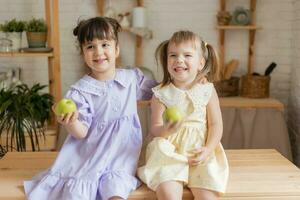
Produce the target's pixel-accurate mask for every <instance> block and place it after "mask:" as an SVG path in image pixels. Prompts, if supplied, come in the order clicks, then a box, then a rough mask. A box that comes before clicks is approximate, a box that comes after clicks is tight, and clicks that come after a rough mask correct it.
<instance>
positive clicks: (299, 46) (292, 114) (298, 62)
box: [288, 0, 300, 167]
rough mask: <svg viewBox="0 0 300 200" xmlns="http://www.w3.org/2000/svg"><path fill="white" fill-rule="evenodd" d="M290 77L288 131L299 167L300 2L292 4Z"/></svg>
mask: <svg viewBox="0 0 300 200" xmlns="http://www.w3.org/2000/svg"><path fill="white" fill-rule="evenodd" d="M293 8H294V20H293V42H292V61H293V62H292V70H291V71H292V75H291V90H290V98H289V112H288V113H289V114H288V116H289V118H288V119H289V121H288V122H289V131H290V134H291V139H292V143H293V144H294V145H293V147H294V148H293V149H292V150H293V153H294V158H295V162H296V164H297V165H298V166H299V167H300V1H299V0H295V1H294V3H293Z"/></svg>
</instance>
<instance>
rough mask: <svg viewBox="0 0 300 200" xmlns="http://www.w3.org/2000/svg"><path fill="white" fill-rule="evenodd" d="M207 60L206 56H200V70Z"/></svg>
mask: <svg viewBox="0 0 300 200" xmlns="http://www.w3.org/2000/svg"><path fill="white" fill-rule="evenodd" d="M205 62H206V61H205V59H204V57H203V56H202V58H200V63H199V68H198V71H199V72H200V71H201V70H202V69H203V67H204V65H205Z"/></svg>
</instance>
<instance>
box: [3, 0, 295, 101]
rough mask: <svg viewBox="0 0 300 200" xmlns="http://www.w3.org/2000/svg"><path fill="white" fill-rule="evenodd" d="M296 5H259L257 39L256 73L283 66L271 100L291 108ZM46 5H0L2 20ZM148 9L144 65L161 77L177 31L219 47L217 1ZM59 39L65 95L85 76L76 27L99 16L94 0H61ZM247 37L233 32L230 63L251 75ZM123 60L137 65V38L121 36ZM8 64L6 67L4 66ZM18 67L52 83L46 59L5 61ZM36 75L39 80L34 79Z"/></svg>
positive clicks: (36, 12) (39, 1)
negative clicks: (163, 57) (160, 64)
mask: <svg viewBox="0 0 300 200" xmlns="http://www.w3.org/2000/svg"><path fill="white" fill-rule="evenodd" d="M293 1H294V0H284V1H282V0H258V1H257V24H258V25H260V26H262V29H261V30H258V31H257V35H256V50H255V60H254V66H255V71H257V72H260V73H262V72H263V71H264V70H265V68H266V67H267V66H268V64H270V63H271V62H272V61H274V62H276V63H277V64H278V67H277V68H276V69H275V71H274V72H273V74H272V81H271V96H272V97H275V98H278V99H280V100H281V101H282V102H284V103H285V104H287V100H288V94H289V88H290V74H291V66H292V59H291V58H292V57H291V54H292V49H291V45H292V21H293V19H292V18H293V15H292V11H293V3H292V2H293ZM43 2H44V1H43V0H26V1H23V0H0V5H1V7H0V21H4V20H7V19H10V18H12V17H14V16H17V18H18V19H29V18H30V17H31V16H38V17H40V16H43V9H44V4H43ZM134 2H135V1H134V0H122V1H120V0H111V3H112V6H114V7H115V9H116V10H117V12H125V11H129V10H130V9H131V7H132V6H133V5H135V4H134ZM228 2H229V3H228V4H229V5H230V6H228V9H229V10H232V9H233V8H234V7H235V6H238V5H244V6H247V5H248V1H230V0H229V1H228ZM145 5H146V7H147V9H148V24H149V28H150V29H152V30H153V34H154V37H153V39H152V40H148V41H145V42H144V44H143V47H144V66H146V67H148V68H150V69H152V70H153V72H154V73H155V75H156V77H157V78H158V79H160V78H161V77H160V76H159V74H161V73H159V72H160V69H157V67H156V65H155V61H154V50H155V48H156V46H157V45H158V44H159V43H160V42H161V41H162V40H164V39H167V38H168V37H170V35H171V34H172V32H174V31H177V30H179V29H190V30H192V31H195V32H197V33H199V34H200V35H201V36H202V37H203V38H204V39H205V40H206V41H207V42H209V43H211V44H213V45H214V46H216V47H217V45H218V33H217V30H216V29H215V26H216V17H215V15H216V13H217V11H218V10H219V1H218V0H145ZM59 13H60V16H59V17H60V36H61V67H62V83H63V93H65V92H66V90H67V89H68V87H69V85H70V84H71V83H73V82H74V81H75V80H76V79H78V78H79V77H80V76H81V75H82V74H83V72H84V67H83V66H82V61H81V58H80V55H79V51H78V50H77V49H76V47H75V40H74V37H73V36H72V28H73V27H74V26H75V25H76V23H77V20H78V18H79V17H89V16H93V15H94V14H96V3H95V0H62V1H59ZM247 36H248V33H247V32H246V31H229V32H228V33H227V34H226V50H227V51H226V52H227V55H226V60H227V61H228V60H230V59H232V58H237V59H239V60H240V63H241V65H240V68H239V69H238V72H237V74H238V75H240V74H244V73H245V72H246V63H247V48H248V38H247ZM120 38H121V41H122V42H121V55H122V60H123V63H124V65H132V64H133V63H134V57H133V55H134V46H133V41H134V37H133V36H132V35H130V34H129V33H122V34H121V36H120ZM2 63H3V64H2ZM6 63H7V64H11V65H18V66H21V67H22V68H23V69H24V70H23V79H24V80H25V81H26V82H28V83H32V82H34V81H38V82H42V83H47V65H46V61H45V59H43V58H39V59H34V60H32V59H29V58H26V59H24V58H16V59H13V61H11V59H2V58H1V66H2V65H4V64H6ZM32 76H35V77H36V79H34V80H33V79H32Z"/></svg>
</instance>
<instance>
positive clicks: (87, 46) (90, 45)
mask: <svg viewBox="0 0 300 200" xmlns="http://www.w3.org/2000/svg"><path fill="white" fill-rule="evenodd" d="M85 48H86V49H93V48H94V45H92V44H89V45H86V46H85Z"/></svg>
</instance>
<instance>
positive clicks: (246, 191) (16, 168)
mask: <svg viewBox="0 0 300 200" xmlns="http://www.w3.org/2000/svg"><path fill="white" fill-rule="evenodd" d="M226 154H227V157H228V160H229V165H230V177H229V185H228V189H227V193H226V195H225V196H223V197H222V198H221V199H222V200H225V199H226V200H229V199H236V200H250V199H253V200H262V199H268V200H271V199H272V200H274V199H276V200H279V199H280V200H288V199H294V200H296V199H298V200H299V199H300V170H299V169H298V168H297V167H296V166H295V165H293V164H292V163H291V162H290V161H288V160H287V159H286V158H284V157H283V156H282V155H280V154H279V153H278V152H277V151H275V150H226ZM56 155H57V153H56V152H26V153H20V152H9V153H7V154H6V155H5V157H4V158H2V159H1V160H0V200H21V199H22V200H23V199H25V197H24V191H23V181H24V180H28V179H30V178H32V177H33V176H34V175H35V174H37V173H38V172H40V171H42V170H44V169H46V168H47V167H49V166H50V165H51V164H52V162H53V160H54V159H55V157H56ZM145 195H146V196H147V198H148V199H151V198H153V197H155V194H154V193H153V192H152V191H150V190H148V189H147V188H146V187H141V188H139V189H138V190H137V191H135V192H133V193H132V194H131V196H130V198H129V199H142V198H144V197H145ZM183 199H192V195H191V193H190V192H189V191H188V190H185V191H184V198H183Z"/></svg>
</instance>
